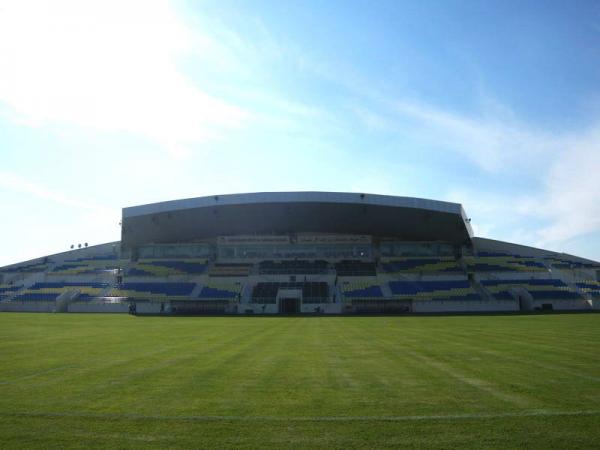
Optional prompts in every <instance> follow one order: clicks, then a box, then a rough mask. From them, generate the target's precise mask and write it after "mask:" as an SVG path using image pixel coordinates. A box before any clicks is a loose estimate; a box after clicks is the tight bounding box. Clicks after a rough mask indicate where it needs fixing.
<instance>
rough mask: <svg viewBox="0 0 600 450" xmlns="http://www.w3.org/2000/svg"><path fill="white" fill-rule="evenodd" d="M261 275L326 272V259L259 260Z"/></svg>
mask: <svg viewBox="0 0 600 450" xmlns="http://www.w3.org/2000/svg"><path fill="white" fill-rule="evenodd" d="M258 272H259V273H260V274H261V275H267V274H270V275H294V274H306V275H311V274H319V273H326V272H327V262H326V261H320V260H319V261H307V260H292V261H286V260H284V261H277V262H275V261H261V262H260V263H259V265H258Z"/></svg>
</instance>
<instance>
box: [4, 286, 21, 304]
mask: <svg viewBox="0 0 600 450" xmlns="http://www.w3.org/2000/svg"><path fill="white" fill-rule="evenodd" d="M22 287H23V286H22V285H20V284H0V301H2V300H6V299H8V298H10V297H11V296H12V295H14V293H15V292H17V291H18V290H19V289H21V288H22Z"/></svg>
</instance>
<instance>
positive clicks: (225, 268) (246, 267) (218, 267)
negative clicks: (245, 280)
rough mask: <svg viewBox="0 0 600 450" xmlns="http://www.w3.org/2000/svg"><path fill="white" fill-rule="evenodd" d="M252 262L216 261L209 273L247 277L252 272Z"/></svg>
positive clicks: (216, 275)
mask: <svg viewBox="0 0 600 450" xmlns="http://www.w3.org/2000/svg"><path fill="white" fill-rule="evenodd" d="M252 267H253V266H252V264H244V263H215V264H213V266H212V267H211V268H210V270H209V272H208V274H209V275H210V276H211V277H247V276H248V275H250V274H251V273H252Z"/></svg>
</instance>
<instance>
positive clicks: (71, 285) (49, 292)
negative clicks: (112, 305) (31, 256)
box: [14, 282, 108, 301]
mask: <svg viewBox="0 0 600 450" xmlns="http://www.w3.org/2000/svg"><path fill="white" fill-rule="evenodd" d="M107 287H108V284H107V283H95V282H56V283H54V282H52V283H48V282H45V283H35V284H34V285H32V286H31V287H29V288H28V289H25V290H24V291H23V292H21V293H20V294H19V295H17V296H16V297H15V298H14V300H19V301H21V300H33V301H47V300H51V301H54V300H56V299H57V298H58V297H59V296H60V295H61V294H63V293H64V292H67V291H70V290H77V291H79V292H80V294H79V296H78V297H77V300H89V299H91V298H93V297H97V296H98V295H100V294H101V293H102V291H103V290H104V289H106V288H107Z"/></svg>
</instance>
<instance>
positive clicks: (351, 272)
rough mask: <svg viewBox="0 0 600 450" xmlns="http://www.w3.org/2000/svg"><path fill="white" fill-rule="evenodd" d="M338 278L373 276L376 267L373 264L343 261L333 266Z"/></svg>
mask: <svg viewBox="0 0 600 450" xmlns="http://www.w3.org/2000/svg"><path fill="white" fill-rule="evenodd" d="M335 271H336V273H337V274H338V276H342V277H344V276H375V275H376V266H375V263H374V262H366V261H357V260H344V261H340V262H337V263H336V264H335Z"/></svg>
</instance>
